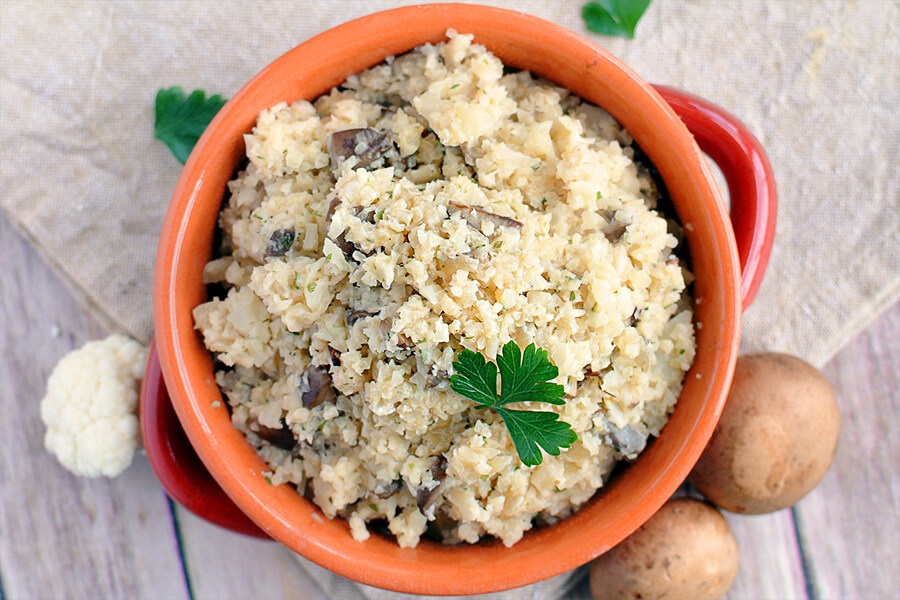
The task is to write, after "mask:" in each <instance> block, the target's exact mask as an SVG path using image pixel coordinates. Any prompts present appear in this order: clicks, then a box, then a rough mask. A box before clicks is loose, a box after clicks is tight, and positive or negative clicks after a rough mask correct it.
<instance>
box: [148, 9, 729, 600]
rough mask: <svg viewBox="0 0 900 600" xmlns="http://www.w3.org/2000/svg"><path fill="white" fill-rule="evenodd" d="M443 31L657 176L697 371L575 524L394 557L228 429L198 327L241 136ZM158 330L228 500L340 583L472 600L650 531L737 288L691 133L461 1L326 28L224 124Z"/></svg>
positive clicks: (601, 72)
mask: <svg viewBox="0 0 900 600" xmlns="http://www.w3.org/2000/svg"><path fill="white" fill-rule="evenodd" d="M448 28H454V29H456V30H457V31H459V32H462V33H472V34H474V35H475V41H476V42H478V43H481V44H483V45H485V46H486V47H487V48H488V49H489V50H490V51H492V52H494V53H495V54H496V55H497V56H498V57H499V58H500V59H501V60H503V62H504V63H506V64H509V65H511V66H514V67H518V68H524V69H528V70H530V71H533V72H535V73H536V74H538V75H541V76H544V77H546V78H548V79H550V80H552V81H554V82H555V83H557V84H559V85H561V86H563V87H566V88H569V89H570V90H572V91H573V92H575V93H576V94H578V95H579V96H581V97H582V98H584V99H586V100H588V101H590V102H593V103H595V104H598V105H599V106H602V107H603V108H605V109H606V110H607V111H609V112H610V113H611V114H612V115H613V116H614V117H615V118H616V119H618V120H619V122H620V123H622V124H623V125H624V126H625V127H626V129H628V131H629V133H630V134H631V135H632V136H633V137H634V139H635V140H636V141H637V143H638V144H639V145H640V146H641V148H642V149H643V150H644V151H645V152H646V154H647V155H648V156H649V158H650V160H652V161H653V163H654V164H655V166H656V167H657V168H658V169H659V171H660V174H661V176H662V177H663V180H664V181H665V183H666V186H667V188H668V190H669V193H670V196H671V198H672V201H673V203H674V205H675V207H676V211H677V212H678V215H679V218H680V220H681V222H682V223H683V224H684V225H685V227H686V236H687V240H688V248H689V251H690V254H691V258H692V263H693V268H694V271H695V275H696V281H695V284H694V285H695V297H696V298H697V299H698V300H702V302H698V304H697V306H696V313H695V321H696V322H697V324H698V330H697V345H698V349H697V358H696V361H695V364H694V367H693V368H692V369H691V371H690V372H689V373H688V375H687V377H686V380H685V386H684V390H683V392H682V395H681V397H680V400H679V403H678V405H677V407H676V410H675V412H674V413H673V415H672V417H671V418H670V421H669V423H668V424H667V425H666V427H665V428H664V429H663V432H662V434H661V435H660V437H659V438H658V439H657V440H655V441H654V442H652V443H651V444H650V445H649V446H648V448H647V449H646V450H645V451H644V452H643V453H642V454H641V456H640V457H639V459H638V460H637V461H636V462H635V463H634V464H632V465H629V466H628V467H627V468H626V469H624V470H623V471H622V472H621V473H619V474H618V475H616V476H615V477H614V478H613V479H612V480H611V481H610V482H609V484H608V485H607V486H606V487H605V488H603V489H602V490H600V492H599V493H598V494H596V495H595V497H594V498H593V499H592V500H590V501H589V502H588V503H587V504H586V505H585V506H584V507H582V508H581V509H580V510H578V511H576V512H575V513H574V514H573V515H572V516H570V517H568V518H566V519H564V520H562V521H560V522H559V523H557V524H555V525H553V526H548V527H539V528H536V529H535V530H533V531H530V532H528V533H527V534H526V535H525V537H524V538H523V539H522V540H521V541H520V542H518V543H516V544H515V545H513V546H512V547H510V548H507V547H505V546H503V545H502V544H500V543H499V542H496V541H485V542H480V543H478V544H475V545H460V546H442V545H440V544H437V543H434V542H430V541H424V540H423V541H422V542H420V544H419V545H418V546H417V547H416V548H400V547H399V546H398V545H397V544H396V543H395V542H394V541H393V540H391V539H388V538H385V537H382V536H379V535H376V534H373V535H372V536H371V537H370V538H369V540H367V541H365V542H357V541H355V540H354V539H353V538H352V537H351V536H350V533H349V528H348V526H347V524H346V522H344V521H343V520H342V519H334V520H331V519H328V518H326V517H325V516H324V515H323V514H322V513H321V511H319V509H318V508H317V507H315V506H314V505H313V504H312V503H310V502H309V501H308V500H306V499H305V498H303V497H302V496H301V495H300V494H298V493H297V492H296V490H295V489H294V488H292V487H290V486H287V485H281V486H277V487H276V486H272V485H270V484H268V483H267V482H266V480H265V478H264V477H263V475H262V472H263V471H266V470H267V469H268V468H267V466H266V465H265V463H264V462H263V461H262V459H260V458H259V456H258V455H257V454H256V452H255V451H254V449H253V448H252V447H251V446H250V444H249V443H248V442H247V441H246V440H245V439H244V437H243V435H242V434H241V433H240V432H239V431H238V430H237V429H236V428H235V427H234V426H233V425H232V423H231V420H230V416H229V412H228V409H227V408H226V406H225V403H224V402H221V394H220V392H219V389H218V387H217V386H216V383H215V380H214V376H213V359H212V357H211V355H210V353H209V352H208V351H207V350H206V348H205V347H204V346H203V342H202V339H201V337H200V336H199V335H198V334H197V332H195V330H194V322H193V317H192V314H191V311H192V309H193V308H194V307H195V306H197V305H198V304H200V303H202V302H204V301H206V299H207V295H206V289H205V287H204V285H203V281H202V276H201V274H202V270H203V265H204V264H205V263H206V262H207V261H208V260H209V258H210V256H211V252H212V243H213V231H214V229H215V225H216V216H217V214H218V211H219V209H220V206H221V203H222V200H223V197H224V195H225V191H226V184H227V182H228V181H229V180H230V179H231V178H232V177H233V175H234V172H235V170H236V168H237V166H238V164H239V162H240V161H241V158H242V156H243V152H244V144H243V139H242V134H244V133H247V132H249V131H250V129H251V128H252V126H253V124H254V121H255V118H256V115H257V114H258V113H259V112H260V111H261V110H262V109H264V108H267V107H270V106H272V105H274V104H276V103H278V102H281V101H287V102H291V101H295V100H298V99H303V98H305V99H312V98H315V97H317V96H319V95H320V94H322V93H324V92H326V91H328V90H329V89H330V88H332V87H333V86H335V85H337V84H338V83H340V82H342V81H343V80H344V79H345V78H346V77H347V76H348V75H350V74H353V73H356V72H359V71H361V70H363V69H365V68H367V67H370V66H372V65H374V64H377V63H379V62H381V61H382V60H383V59H384V58H386V57H387V56H389V55H396V54H400V53H402V52H405V51H407V50H410V49H412V48H413V47H415V46H417V45H420V44H422V43H425V42H432V43H434V42H438V41H440V40H442V39H444V37H445V32H446V30H447V29H448ZM153 306H154V319H155V333H156V341H157V344H158V348H159V356H160V363H161V367H162V371H163V375H164V377H165V381H166V385H167V387H168V389H169V393H170V394H171V399H172V403H173V405H174V408H175V411H176V413H177V415H178V418H179V420H180V421H181V424H182V426H183V427H184V429H185V432H186V433H187V435H188V438H189V439H190V441H191V444H192V445H193V447H194V449H195V450H196V451H197V453H198V454H199V456H200V458H201V459H202V461H203V463H204V464H205V465H206V467H207V468H208V469H209V471H210V472H211V473H212V475H213V477H214V478H215V479H216V481H217V482H218V483H219V485H221V486H222V488H223V489H224V490H225V491H226V493H227V494H228V495H229V496H230V497H231V499H232V500H233V501H234V502H235V503H236V504H237V505H238V506H239V507H240V508H241V509H242V510H243V511H244V512H245V513H246V514H247V515H248V516H249V517H250V518H251V519H252V520H253V521H254V522H255V523H256V524H257V525H259V527H261V528H262V529H263V530H264V531H265V532H267V533H268V534H269V535H271V536H272V537H273V538H275V539H276V540H278V541H280V542H282V543H284V544H285V545H287V546H288V547H289V548H291V549H292V550H294V551H296V552H298V553H299V554H301V555H303V556H305V557H306V558H308V559H310V560H312V561H313V562H315V563H318V564H319V565H321V566H323V567H325V568H327V569H329V570H331V571H333V572H335V573H338V574H341V575H344V576H346V577H349V578H351V579H354V580H356V581H359V582H362V583H366V584H369V585H373V586H377V587H381V588H387V589H393V590H397V591H402V592H408V593H415V594H435V595H450V594H475V593H486V592H493V591H499V590H505V589H509V588H514V587H518V586H522V585H525V584H529V583H533V582H536V581H540V580H543V579H546V578H549V577H552V576H554V575H558V574H560V573H563V572H565V571H567V570H570V569H572V568H574V567H577V566H579V565H582V564H584V563H586V562H588V561H589V560H591V559H593V558H594V557H596V556H597V555H599V554H601V553H603V552H605V551H606V550H608V549H609V548H611V547H612V546H614V545H615V544H617V543H618V542H620V541H621V540H622V539H624V538H625V537H626V536H628V535H629V534H630V533H631V532H633V531H634V530H635V529H637V528H638V527H639V526H640V525H642V524H643V523H644V522H645V521H646V520H647V519H648V518H649V517H650V516H651V515H652V514H653V513H654V512H656V510H657V509H658V508H659V507H660V506H661V505H662V504H663V503H664V502H665V501H666V500H667V499H668V498H669V497H670V496H671V494H672V493H673V492H674V491H675V490H676V488H677V487H678V486H679V485H680V484H681V482H682V481H683V480H684V478H685V477H686V476H687V474H688V473H689V471H690V469H691V468H692V467H693V465H694V463H695V462H696V461H697V459H698V458H699V456H700V453H701V452H702V450H703V448H704V447H705V445H706V443H707V441H708V440H709V437H710V436H711V434H712V431H713V429H714V427H715V425H716V422H717V421H718V418H719V415H720V413H721V410H722V407H723V405H724V402H725V399H726V396H727V391H728V388H729V386H730V382H731V377H732V374H733V371H734V363H735V360H736V358H737V351H738V338H739V330H740V313H741V308H740V277H739V268H738V258H737V252H736V249H735V242H734V234H733V232H732V229H731V225H730V222H729V219H728V215H727V213H726V211H725V208H724V205H723V202H722V200H721V198H720V196H719V193H718V191H717V189H716V185H715V182H714V180H713V178H712V175H711V173H710V171H709V168H708V167H707V165H706V162H705V160H704V158H703V156H702V154H701V152H700V150H699V149H698V147H697V145H696V144H695V142H694V140H693V138H692V136H691V134H690V133H689V132H688V131H687V129H686V128H685V127H684V125H683V124H682V123H681V121H680V120H679V118H678V117H677V115H676V114H675V113H674V112H673V111H672V109H671V108H670V107H669V105H668V104H666V102H665V101H664V100H663V99H662V98H661V97H660V95H659V94H658V93H657V92H656V91H654V90H653V88H652V87H650V86H649V84H647V83H646V82H645V81H643V80H642V79H641V78H640V77H638V76H637V75H636V74H635V73H634V72H632V71H631V70H630V69H628V68H627V67H626V66H625V65H623V64H622V63H621V62H620V61H619V60H618V59H616V58H615V57H613V56H612V55H610V54H609V53H608V52H606V51H605V50H603V49H602V48H600V47H599V46H597V45H596V44H594V43H593V42H590V41H589V40H587V39H585V38H584V37H582V36H580V35H578V34H576V33H574V32H572V31H569V30H568V29H565V28H563V27H560V26H558V25H555V24H553V23H550V22H547V21H544V20H541V19H538V18H536V17H532V16H529V15H526V14H523V13H519V12H514V11H509V10H502V9H498V8H490V7H485V6H474V5H461V4H436V5H426V6H411V7H405V8H398V9H394V10H389V11H385V12H380V13H377V14H373V15H370V16H366V17H363V18H360V19H356V20H354V21H351V22H349V23H346V24H343V25H340V26H338V27H335V28H334V29H331V30H328V31H326V32H325V33H322V34H320V35H318V36H316V37H314V38H312V39H310V40H308V41H307V42H304V43H303V44H301V45H300V46H298V47H296V48H294V49H293V50H291V51H289V52H287V53H286V54H285V55H283V56H282V57H280V58H278V59H277V60H276V61H275V62H273V63H272V64H270V65H269V66H268V67H266V68H265V69H263V70H262V71H261V72H260V73H259V74H258V75H256V76H255V77H254V78H253V79H252V80H251V81H250V82H249V83H248V84H247V85H245V86H244V87H243V88H242V89H241V90H240V91H239V92H238V93H237V94H236V95H235V96H234V97H233V98H232V99H231V100H230V101H229V102H228V103H227V104H226V105H225V107H224V108H223V109H222V110H221V111H220V112H219V114H218V115H217V116H216V118H215V119H214V120H213V122H212V123H211V124H210V126H209V128H208V129H207V130H206V132H205V133H204V134H203V136H202V137H201V138H200V141H199V142H198V143H197V145H196V147H195V148H194V151H193V153H192V154H191V156H190V158H189V159H188V161H187V164H186V165H185V167H184V170H183V172H182V174H181V178H180V179H179V181H178V184H177V186H176V188H175V191H174V194H173V196H172V200H171V204H170V207H169V210H168V213H167V215H166V218H165V222H164V225H163V229H162V233H161V236H160V241H159V249H158V253H157V262H156V272H155V280H154V298H153Z"/></svg>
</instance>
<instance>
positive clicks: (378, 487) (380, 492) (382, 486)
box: [372, 479, 403, 500]
mask: <svg viewBox="0 0 900 600" xmlns="http://www.w3.org/2000/svg"><path fill="white" fill-rule="evenodd" d="M401 487H403V482H402V481H401V480H400V479H395V480H394V481H392V482H390V483H383V482H380V481H379V482H378V483H377V484H375V489H374V490H372V493H373V494H375V495H376V496H378V497H379V498H381V499H382V500H384V499H385V498H390V497H391V496H393V495H394V494H396V493H397V492H399V491H400V488H401Z"/></svg>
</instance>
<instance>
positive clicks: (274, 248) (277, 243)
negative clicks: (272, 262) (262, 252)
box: [266, 228, 297, 257]
mask: <svg viewBox="0 0 900 600" xmlns="http://www.w3.org/2000/svg"><path fill="white" fill-rule="evenodd" d="M296 237H297V234H296V233H295V232H294V230H293V229H290V228H288V229H276V230H275V231H273V232H272V235H271V236H270V237H269V243H268V244H267V245H266V257H270V256H284V255H285V254H287V251H288V250H290V249H291V246H293V245H294V239H295V238H296Z"/></svg>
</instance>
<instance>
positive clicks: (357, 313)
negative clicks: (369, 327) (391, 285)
mask: <svg viewBox="0 0 900 600" xmlns="http://www.w3.org/2000/svg"><path fill="white" fill-rule="evenodd" d="M377 314H378V313H377V312H370V311H368V310H353V311H350V312H348V313H347V316H346V317H345V320H346V321H347V327H353V325H354V323H356V322H357V321H359V320H360V319H365V318H367V317H374V316H375V315H377Z"/></svg>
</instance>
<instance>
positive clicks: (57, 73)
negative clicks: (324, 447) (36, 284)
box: [0, 0, 900, 599]
mask: <svg viewBox="0 0 900 600" xmlns="http://www.w3.org/2000/svg"><path fill="white" fill-rule="evenodd" d="M488 3H489V4H496V5H498V6H505V7H507V8H514V9H517V10H521V11H524V12H528V13H532V14H534V15H537V16H540V17H543V18H545V19H549V20H551V21H556V22H557V23H560V24H562V25H564V26H566V27H569V28H571V29H574V30H575V31H579V32H582V33H584V34H586V35H588V36H590V37H591V38H592V39H594V40H595V41H596V42H597V43H599V44H601V45H603V46H604V47H606V48H607V49H609V50H610V51H612V52H613V53H614V54H616V55H617V56H619V57H620V58H622V59H623V60H624V61H625V62H626V63H628V64H629V65H630V66H632V67H633V68H634V69H635V70H636V71H637V72H638V73H639V74H641V75H642V76H643V77H644V78H645V79H647V80H649V81H652V82H656V83H664V84H668V85H672V86H675V87H679V88H682V89H685V90H687V91H690V92H693V93H696V94H699V95H701V96H704V97H706V98H707V99H709V100H711V101H713V102H716V103H718V104H720V105H722V106H724V107H726V108H727V109H728V110H729V111H731V112H733V113H734V114H736V115H738V116H739V117H740V118H741V119H743V120H744V122H745V123H747V125H748V126H749V127H750V129H751V130H753V131H754V133H755V134H756V135H757V136H758V137H759V139H760V140H761V141H762V143H763V145H764V146H765V147H766V148H767V150H768V152H769V156H770V158H771V162H772V165H773V167H774V169H775V174H776V178H777V182H778V188H779V196H780V203H781V204H780V210H779V215H778V219H779V220H778V228H777V237H776V245H775V249H774V252H773V254H772V259H771V263H770V267H769V271H768V276H767V278H766V280H765V282H764V283H763V285H762V288H761V289H760V291H759V295H758V296H757V299H756V301H755V303H754V304H753V306H752V307H751V308H750V309H749V310H748V311H747V312H746V319H745V325H744V332H743V336H744V337H743V339H744V350H745V351H749V350H753V349H772V350H779V351H784V352H790V353H793V354H796V355H799V356H802V357H804V358H806V359H807V360H809V361H810V362H812V363H814V364H816V365H822V364H823V363H824V362H826V361H827V360H828V358H829V357H831V356H832V355H833V354H834V353H835V352H836V351H837V350H838V349H839V348H840V347H841V346H842V345H843V344H844V343H845V342H846V341H847V340H849V339H850V338H851V337H853V336H854V334H856V333H857V332H858V331H860V330H861V329H862V328H863V327H865V325H866V324H868V323H869V322H870V321H871V320H872V319H874V318H875V317H876V316H877V315H878V314H879V313H880V312H881V311H882V310H884V309H885V308H887V307H888V306H890V305H891V304H892V303H893V302H895V301H896V300H897V298H898V296H900V208H898V206H900V193H898V192H900V190H898V169H897V167H898V157H900V127H898V125H900V117H898V109H897V107H898V106H900V36H898V35H897V32H898V31H900V3H898V2H896V1H895V0H882V1H878V0H857V1H853V0H847V1H839V0H803V1H800V0H795V1H791V2H783V1H778V0H760V1H747V2H720V1H718V0H692V1H690V2H685V1H683V0H655V1H654V2H653V3H652V4H651V6H650V8H649V10H648V11H647V13H646V15H645V16H644V19H643V21H642V22H641V23H640V25H639V26H638V29H637V39H635V40H633V41H628V40H624V39H619V38H609V37H601V36H597V35H593V34H590V33H588V32H587V31H586V30H585V28H584V26H583V24H582V22H581V18H580V9H581V4H582V1H581V0H576V1H570V2H549V1H543V2H542V1H539V0H517V1H504V2H499V1H498V2H488ZM400 4H407V3H406V2H396V1H389V0H368V1H359V0H354V1H352V2H334V1H325V0H317V1H309V2H300V1H297V0H287V1H273V0H268V1H265V2H252V1H248V0H240V1H233V2H212V1H210V2H193V1H185V2H182V1H178V2H176V1H158V2H127V1H123V2H86V1H83V0H70V1H69V0H67V1H58V2H53V1H32V2H28V1H23V0H4V1H3V2H2V3H0V60H2V66H0V98H2V112H0V148H2V153H3V156H2V176H0V204H2V207H3V209H4V210H5V211H6V212H7V213H8V217H9V218H10V219H11V220H12V222H14V223H16V224H17V226H18V227H19V229H20V230H21V231H22V232H23V233H24V235H26V236H28V238H29V239H30V240H31V241H32V242H33V243H34V245H35V247H36V248H37V249H38V250H39V251H40V252H41V253H42V254H43V255H44V256H45V257H46V258H47V260H48V261H50V262H51V263H52V264H53V265H54V266H55V267H56V268H57V270H58V271H59V272H60V274H61V275H62V276H63V277H64V278H65V279H66V281H67V282H68V283H70V284H71V287H72V289H73V290H74V291H75V292H76V294H77V295H78V296H79V297H80V298H81V299H83V301H84V303H85V306H86V307H88V308H89V309H90V310H91V311H92V312H93V313H94V314H96V315H97V316H98V317H99V318H100V319H102V320H103V321H104V322H106V323H107V324H108V325H109V327H110V328H111V329H118V330H124V331H126V332H128V333H131V334H132V335H133V336H135V337H136V338H138V339H140V340H143V341H144V342H146V341H148V340H149V339H150V337H151V335H152V321H151V301H150V298H151V281H152V273H153V258H154V253H155V249H156V240H157V236H158V232H159V228H160V225H161V223H162V219H163V215H164V213H165V210H166V206H167V203H168V199H169V195H170V193H171V191H172V189H173V187H174V184H175V181H176V179H177V177H178V173H179V165H178V164H177V163H176V162H175V160H174V159H173V158H172V156H171V155H170V154H169V151H168V149H166V148H165V147H164V146H163V145H162V144H161V143H159V142H157V141H155V140H154V139H153V99H154V96H155V94H156V91H157V89H158V88H160V87H168V86H172V85H180V86H183V87H184V88H186V89H193V88H203V89H205V90H207V91H209V92H211V93H221V94H223V95H225V96H228V95H230V94H233V93H234V92H236V91H237V90H238V89H239V88H240V86H241V85H242V84H243V83H244V82H245V81H247V80H248V79H249V78H250V77H251V76H252V75H253V74H254V73H255V72H257V71H258V70H259V69H261V68H262V67H263V66H265V65H266V64H268V63H269V62H270V61H272V60H273V59H275V58H276V57H278V56H279V55H280V54H282V53H283V52H285V51H287V50H288V49H290V48H291V47H293V46H294V45H296V44H298V43H300V42H302V41H303V40H305V39H307V38H309V37H311V36H312V35H315V34H316V33H319V32H321V31H324V30H325V29H327V28H329V27H332V26H334V25H338V24H340V23H342V22H344V21H347V20H349V19H351V18H355V17H357V16H361V15H363V14H367V13H369V12H374V11H376V10H379V9H383V8H389V7H393V6H397V5H400ZM0 247H2V244H0ZM301 564H302V566H303V567H304V568H306V569H309V571H310V573H311V574H312V575H313V576H314V577H315V578H316V580H317V581H318V582H319V583H320V584H321V585H322V587H323V589H324V590H326V592H327V593H329V594H330V595H332V596H333V597H335V598H359V597H361V596H363V597H366V598H370V599H375V598H389V597H390V598H393V597H395V595H394V594H388V593H385V592H382V591H380V590H374V589H372V588H364V587H360V586H357V585H356V584H354V583H352V582H349V581H347V580H344V579H342V578H340V577H337V576H333V575H331V574H329V573H327V572H325V571H324V570H322V569H320V568H318V567H315V566H314V565H311V564H310V563H308V562H306V561H302V560H301ZM577 575H578V574H577V573H575V574H569V575H564V576H562V577H559V578H556V579H554V580H550V581H549V582H544V583H543V584H538V585H536V586H530V587H527V588H523V589H520V590H516V591H513V592H509V593H507V594H502V595H499V596H498V597H502V598H523V599H524V598H535V599H538V598H541V599H543V598H554V597H559V596H562V595H564V594H565V593H566V592H565V591H564V590H566V589H568V587H570V584H571V583H572V582H574V581H577V580H578V577H577ZM584 594H586V592H585V589H584V586H583V584H582V585H581V586H580V587H577V588H576V590H575V591H574V592H571V591H570V592H569V597H578V596H583V595H584Z"/></svg>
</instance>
